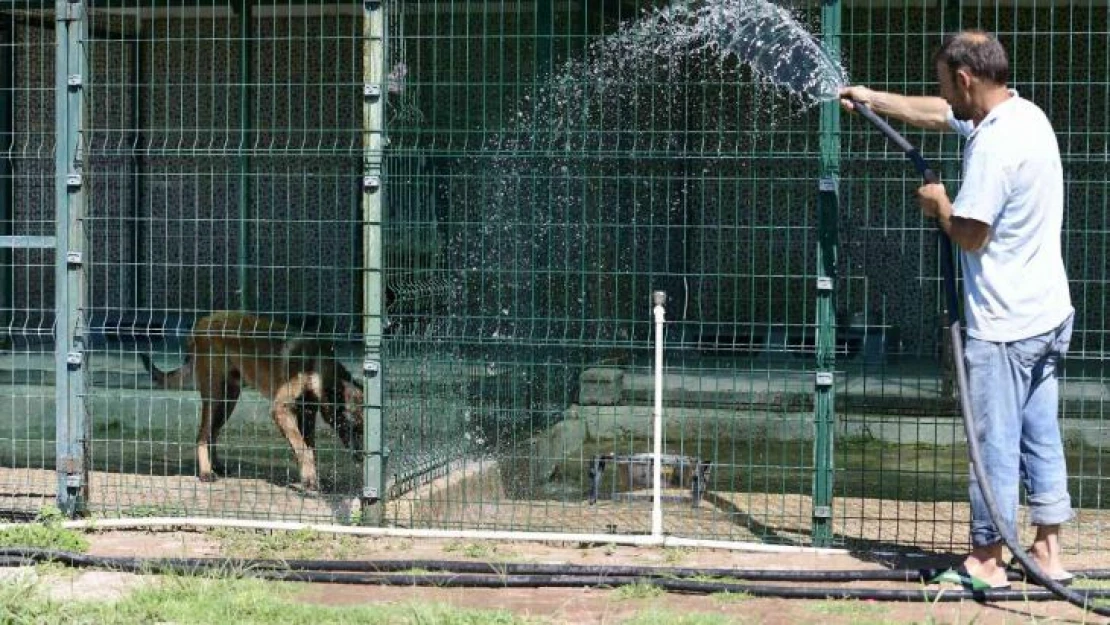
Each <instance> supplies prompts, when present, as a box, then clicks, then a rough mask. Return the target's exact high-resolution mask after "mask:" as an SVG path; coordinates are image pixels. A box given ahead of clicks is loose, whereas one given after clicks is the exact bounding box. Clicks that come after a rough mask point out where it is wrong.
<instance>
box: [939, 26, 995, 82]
mask: <svg viewBox="0 0 1110 625" xmlns="http://www.w3.org/2000/svg"><path fill="white" fill-rule="evenodd" d="M933 62H934V63H941V62H943V63H944V64H945V65H947V66H948V69H949V71H951V72H952V73H953V74H955V73H956V70H958V69H960V68H961V67H966V68H967V70H968V71H969V72H971V75H972V76H975V77H976V78H981V79H984V80H989V81H991V82H993V83H995V84H997V85H1005V84H1006V82H1007V81H1008V80H1009V79H1010V61H1009V59H1007V58H1006V49H1005V48H1003V47H1002V44H1001V43H1000V42H999V41H998V39H996V38H995V37H994V36H993V35H990V34H988V33H985V32H983V31H981V30H965V31H963V32H959V33H956V34H954V35H951V36H949V37H948V38H947V39H945V41H944V43H943V44H941V46H940V49H938V50H937V53H936V54H935V55H933Z"/></svg>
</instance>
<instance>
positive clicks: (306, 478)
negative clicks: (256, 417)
mask: <svg viewBox="0 0 1110 625" xmlns="http://www.w3.org/2000/svg"><path fill="white" fill-rule="evenodd" d="M303 388H304V385H303V382H302V381H301V380H300V379H299V377H298V378H294V379H293V380H290V381H289V382H286V383H285V384H283V385H281V387H280V388H279V389H278V391H277V393H275V394H274V404H273V407H272V408H271V414H272V416H273V418H274V423H275V424H276V425H277V427H278V429H279V430H281V433H282V435H284V436H285V440H287V441H289V446H290V447H292V448H293V455H294V456H295V457H296V459H297V465H298V466H299V468H300V472H301V485H302V486H304V488H305V489H306V490H316V489H317V488H318V487H319V481H318V480H317V478H316V453H315V451H314V450H313V449H312V448H311V447H309V446H308V444H307V443H306V442H305V439H304V437H303V436H301V430H300V428H299V427H298V423H297V411H296V405H297V399H298V397H299V396H300V394H301V391H302V389H303Z"/></svg>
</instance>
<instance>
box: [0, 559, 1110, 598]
mask: <svg viewBox="0 0 1110 625" xmlns="http://www.w3.org/2000/svg"><path fill="white" fill-rule="evenodd" d="M41 562H55V563H60V564H66V565H69V566H75V567H95V568H101V569H108V570H114V571H120V572H128V573H137V574H153V573H178V574H190V575H197V574H204V573H217V574H230V575H235V576H241V577H253V578H258V579H266V580H274V581H287V582H308V583H322V584H357V585H382V586H430V587H443V588H616V587H620V586H630V585H650V586H655V587H657V588H660V589H662V590H667V591H671V592H685V593H691V594H709V593H718V592H728V593H736V594H740V593H743V594H746V595H749V596H753V597H777V598H788V599H789V598H793V599H873V600H878V601H903V602H915V601H917V602H923V601H927V602H935V601H963V600H975V601H1048V600H1054V599H1056V595H1055V594H1053V593H1051V592H1048V591H1045V590H1040V589H1032V588H1028V589H1024V590H989V591H985V592H969V591H965V590H957V591H952V590H937V589H926V588H919V589H886V588H859V587H844V586H843V585H841V586H770V585H763V584H741V583H737V581H739V580H764V581H771V580H773V581H790V582H814V581H821V582H826V583H828V582H841V583H843V582H852V581H907V582H918V583H920V582H922V581H923V580H924V579H926V575H927V573H926V571H922V570H918V569H903V570H870V571H869V570H856V571H851V570H847V571H845V570H841V571H812V570H804V571H793V570H778V571H766V570H737V569H711V568H676V567H636V566H607V565H606V566H584V565H567V564H538V563H528V562H519V563H518V562H512V563H510V562H506V563H499V562H470V561H444V560H378V561H365V560H363V561H342V560H284V561H283V560H260V559H223V558H123V557H108V556H89V555H84V554H78V553H71V552H66V551H49V550H42V549H31V548H7V549H0V566H18V565H26V564H31V563H41ZM1076 574H1077V576H1079V577H1086V578H1090V579H1106V578H1110V570H1104V569H1098V570H1089V571H1076ZM1013 575H1017V573H1013ZM1013 575H1012V576H1013ZM707 577H711V578H714V579H704V578H707ZM1082 596H1083V597H1085V598H1095V597H1110V590H1104V589H1099V590H1089V591H1085V592H1084V593H1083V595H1082Z"/></svg>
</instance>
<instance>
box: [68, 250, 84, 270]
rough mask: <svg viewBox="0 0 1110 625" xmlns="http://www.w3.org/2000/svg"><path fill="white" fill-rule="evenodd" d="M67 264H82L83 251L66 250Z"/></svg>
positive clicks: (75, 265)
mask: <svg viewBox="0 0 1110 625" xmlns="http://www.w3.org/2000/svg"><path fill="white" fill-rule="evenodd" d="M66 264H67V265H72V266H74V267H77V266H80V265H81V252H72V251H71V252H66Z"/></svg>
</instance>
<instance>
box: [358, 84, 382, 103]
mask: <svg viewBox="0 0 1110 625" xmlns="http://www.w3.org/2000/svg"><path fill="white" fill-rule="evenodd" d="M362 97H364V98H370V99H372V100H377V99H378V98H380V97H382V86H381V85H370V84H366V85H363V86H362Z"/></svg>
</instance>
